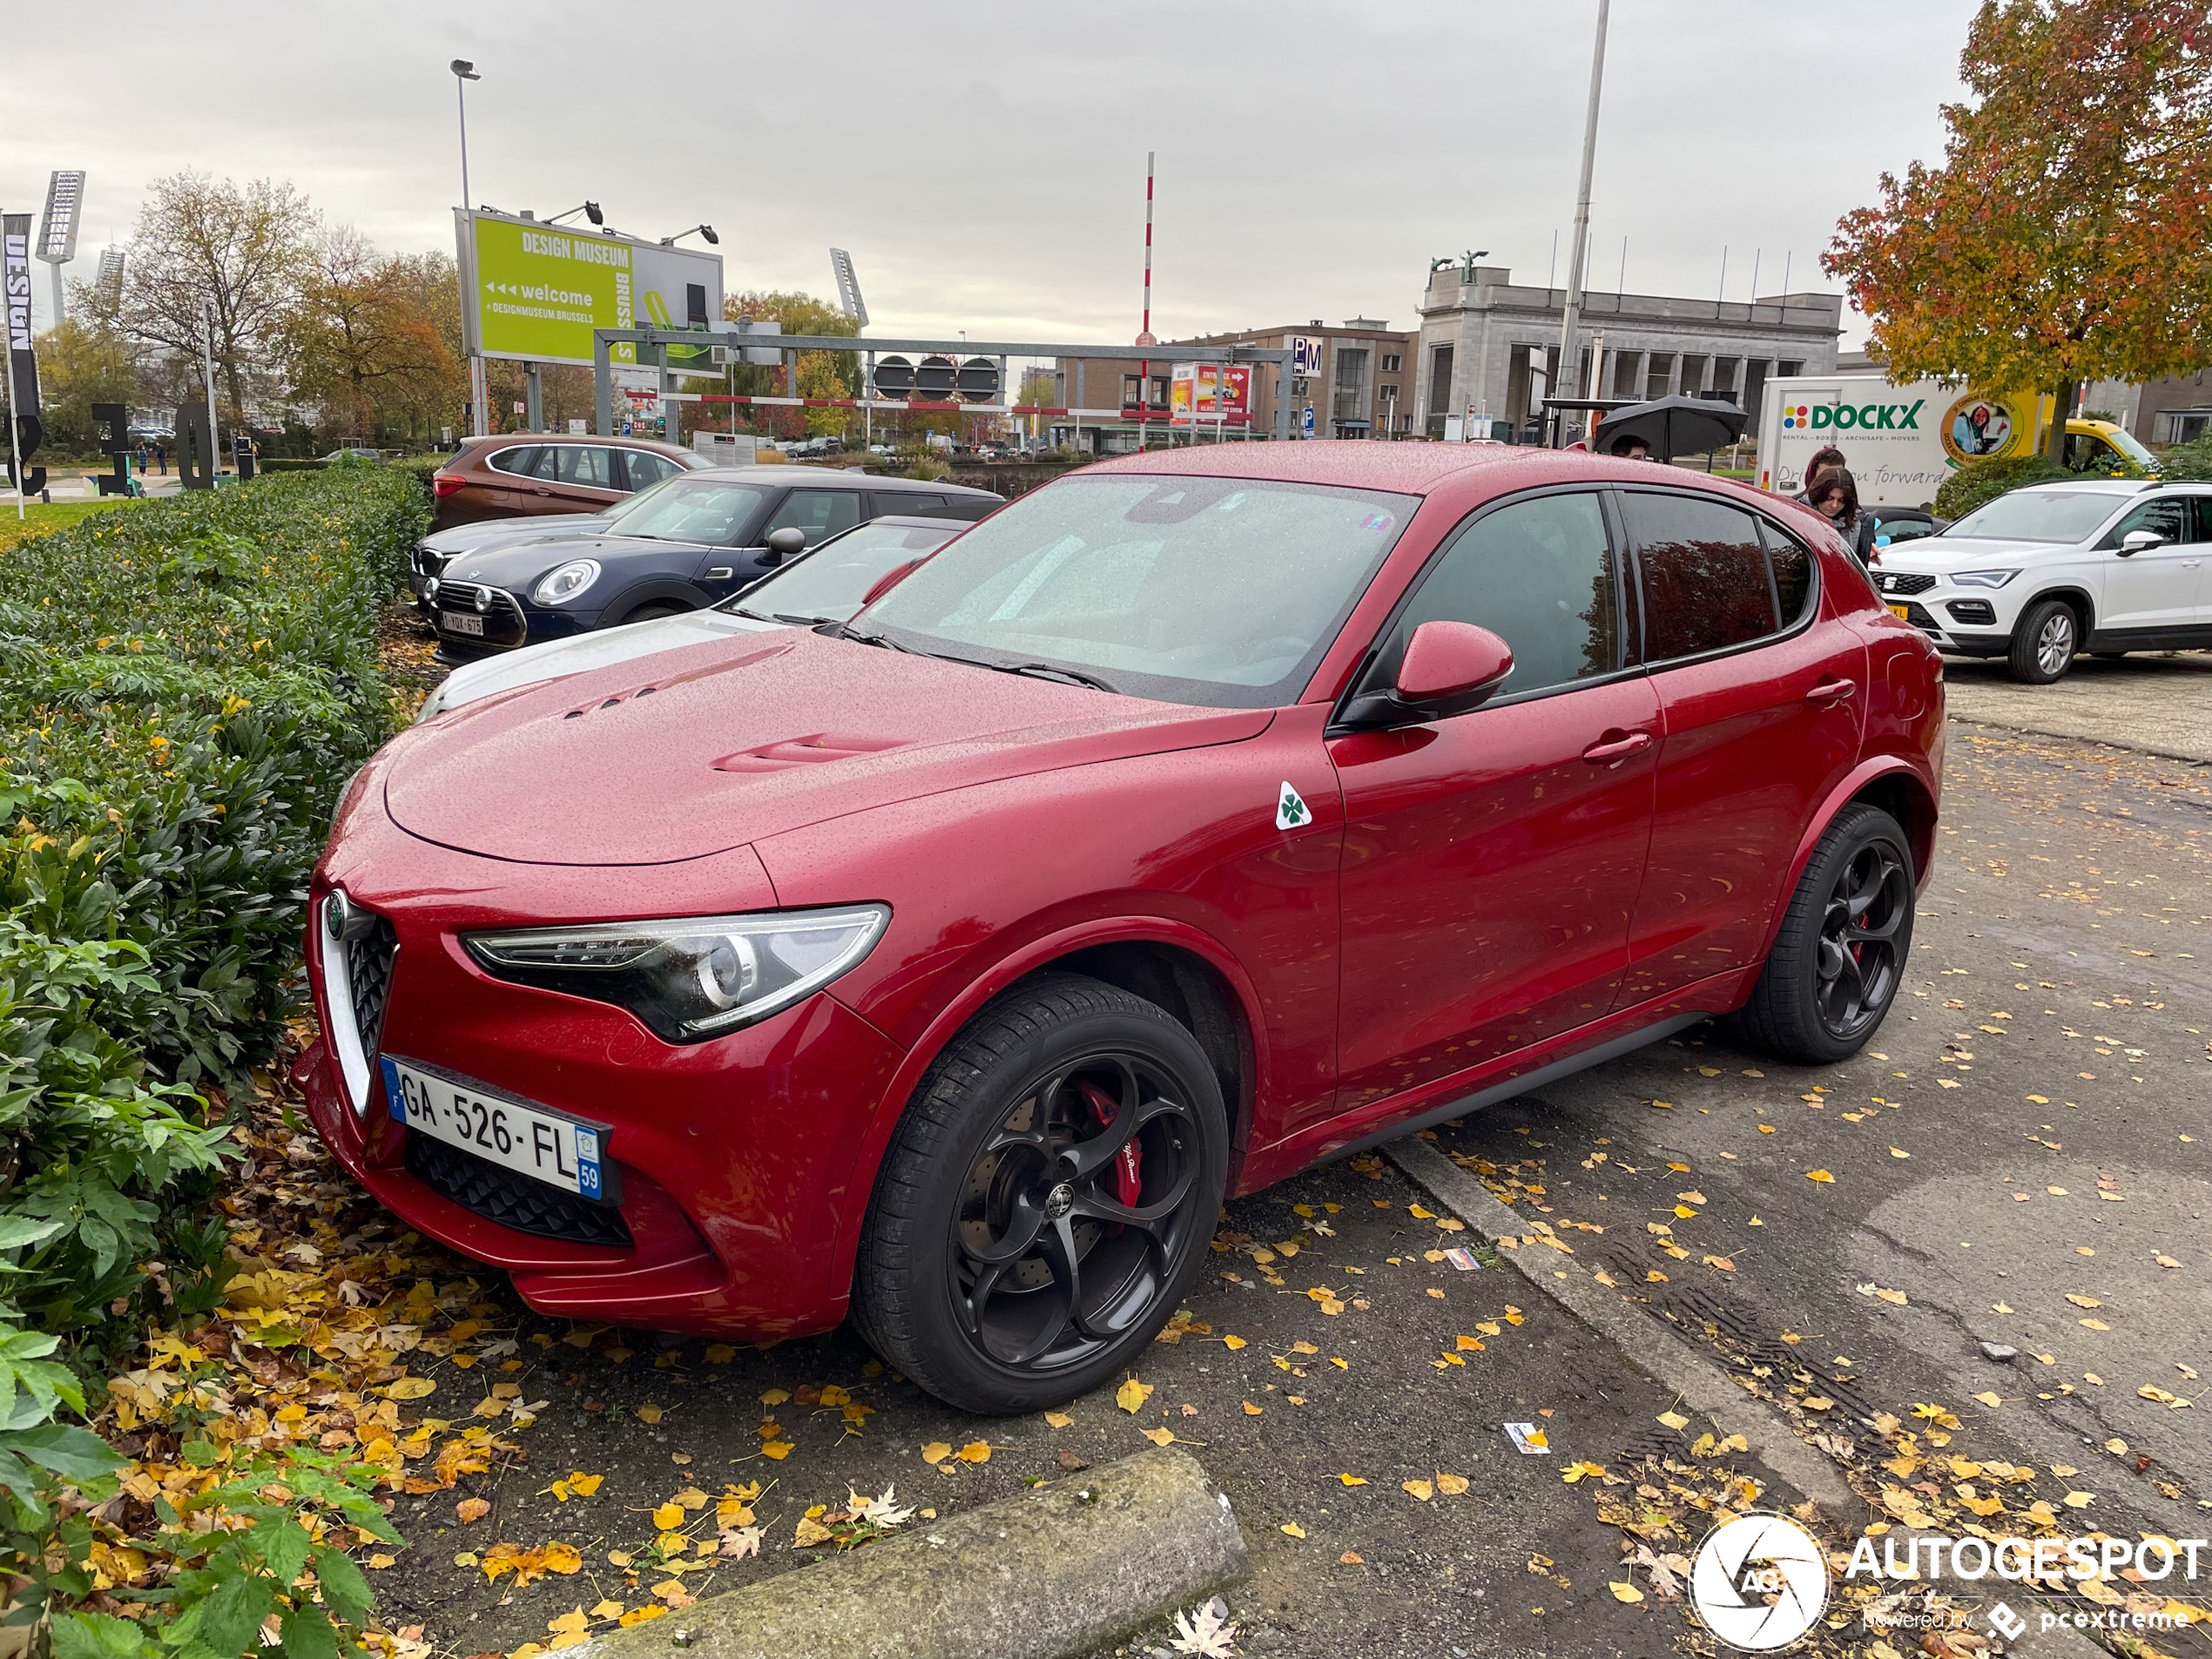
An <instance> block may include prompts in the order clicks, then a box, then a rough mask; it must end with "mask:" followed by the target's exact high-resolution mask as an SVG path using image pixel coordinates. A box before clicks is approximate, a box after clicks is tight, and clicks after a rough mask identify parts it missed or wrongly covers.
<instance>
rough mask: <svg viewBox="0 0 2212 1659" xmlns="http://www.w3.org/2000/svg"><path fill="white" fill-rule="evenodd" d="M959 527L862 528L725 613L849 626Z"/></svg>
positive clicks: (730, 602)
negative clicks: (902, 571)
mask: <svg viewBox="0 0 2212 1659" xmlns="http://www.w3.org/2000/svg"><path fill="white" fill-rule="evenodd" d="M964 528H966V527H965V526H963V525H960V524H941V525H940V524H932V525H929V526H927V527H926V528H925V527H923V526H921V525H918V524H863V525H861V526H860V528H859V529H851V530H847V531H846V533H845V534H844V535H842V536H835V537H833V538H832V539H831V540H829V541H826V542H825V543H822V544H821V546H819V547H818V548H816V549H815V550H813V552H812V553H809V554H808V555H807V556H806V557H805V558H803V559H800V560H799V561H797V562H796V563H792V564H790V565H787V566H786V567H785V568H784V569H783V570H778V571H776V572H775V573H774V574H773V575H772V576H769V577H765V578H764V579H763V580H761V581H759V582H756V583H753V584H752V586H751V587H749V588H747V589H746V590H745V591H744V592H743V593H741V594H739V595H738V597H736V598H734V599H726V600H725V601H723V603H722V605H721V609H723V610H734V611H737V612H738V613H739V614H740V615H742V616H748V617H763V618H765V620H767V621H770V622H780V621H792V620H797V621H802V622H844V621H846V619H847V618H849V617H851V616H852V615H853V612H854V611H856V610H859V609H860V601H861V600H863V599H865V598H866V597H867V592H868V590H869V589H870V588H873V586H875V584H876V583H879V582H880V581H882V580H883V578H884V577H887V576H888V575H890V574H891V572H892V571H894V570H897V569H898V568H899V567H900V565H902V564H910V563H913V562H914V560H916V559H922V558H927V557H928V556H929V555H931V554H932V553H934V552H935V551H936V550H938V549H939V548H941V547H942V546H944V544H945V543H948V542H949V541H951V540H952V539H953V537H954V536H955V535H957V534H958V533H959V532H960V531H961V529H964Z"/></svg>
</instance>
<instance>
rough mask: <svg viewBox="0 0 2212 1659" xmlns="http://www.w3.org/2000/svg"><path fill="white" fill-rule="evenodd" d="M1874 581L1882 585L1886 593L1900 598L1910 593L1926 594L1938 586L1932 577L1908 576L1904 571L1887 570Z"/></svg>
mask: <svg viewBox="0 0 2212 1659" xmlns="http://www.w3.org/2000/svg"><path fill="white" fill-rule="evenodd" d="M1874 580H1875V581H1876V582H1877V583H1879V584H1880V585H1881V590H1882V591H1883V592H1884V593H1894V594H1898V595H1900V596H1902V595H1904V594H1908V593H1925V592H1926V591H1927V590H1929V589H1930V588H1932V587H1933V586H1935V584H1936V579H1935V578H1934V577H1932V576H1921V575H1918V574H1912V575H1908V574H1907V573H1905V571H1902V570H1885V571H1883V572H1882V573H1881V574H1880V575H1878V576H1877V577H1875V578H1874Z"/></svg>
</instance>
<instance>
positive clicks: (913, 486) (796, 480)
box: [692, 466, 1004, 501]
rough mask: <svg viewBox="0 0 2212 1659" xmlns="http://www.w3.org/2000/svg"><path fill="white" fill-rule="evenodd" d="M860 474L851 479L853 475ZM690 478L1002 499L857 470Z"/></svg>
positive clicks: (756, 471)
mask: <svg viewBox="0 0 2212 1659" xmlns="http://www.w3.org/2000/svg"><path fill="white" fill-rule="evenodd" d="M856 472H860V473H861V475H860V477H858V478H855V477H854V476H853V474H854V473H856ZM692 476H693V477H694V478H729V479H733V480H736V481H738V482H743V483H766V484H807V485H812V486H813V488H814V489H859V488H866V489H880V490H884V491H887V492H897V491H900V490H905V491H907V492H910V493H913V494H917V495H930V496H946V495H953V496H975V497H978V498H979V499H981V500H985V501H1000V500H1003V499H1004V497H1002V496H999V495H998V494H997V493H996V492H995V491H993V490H988V489H970V488H968V485H966V484H955V483H952V482H948V481H945V480H939V481H937V482H928V481H927V480H924V479H921V478H878V477H871V476H869V475H867V474H866V473H865V472H861V469H860V468H858V467H847V468H845V469H841V470H837V471H832V470H829V469H825V468H821V467H777V466H765V467H702V468H700V469H698V471H697V472H695V473H693V474H692Z"/></svg>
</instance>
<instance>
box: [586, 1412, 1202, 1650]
mask: <svg viewBox="0 0 2212 1659" xmlns="http://www.w3.org/2000/svg"><path fill="white" fill-rule="evenodd" d="M909 1525H910V1527H911V1530H909V1531H906V1532H903V1533H900V1534H898V1535H897V1536H895V1537H894V1538H892V1539H890V1540H888V1541H886V1542H883V1543H879V1544H871V1545H869V1546H868V1547H867V1548H865V1549H861V1550H856V1551H855V1552H853V1554H849V1555H835V1556H832V1557H831V1558H830V1559H828V1560H827V1561H819V1562H817V1563H816V1564H815V1565H813V1566H812V1567H803V1568H798V1569H797V1570H795V1571H792V1572H788V1573H784V1574H780V1575H778V1576H776V1577H774V1578H772V1579H770V1580H768V1581H766V1582H765V1583H761V1584H755V1585H752V1586H751V1587H749V1588H745V1589H742V1590H733V1591H732V1592H731V1593H730V1594H729V1595H715V1596H709V1597H708V1598H707V1599H706V1600H705V1601H704V1602H700V1603H699V1604H698V1606H697V1607H691V1608H685V1609H683V1610H682V1611H681V1612H679V1613H677V1614H673V1615H670V1616H668V1617H666V1618H660V1619H654V1620H652V1621H651V1622H647V1623H644V1624H639V1625H633V1626H631V1628H630V1629H627V1630H617V1631H614V1632H611V1633H610V1634H609V1635H604V1636H600V1637H597V1638H596V1639H595V1640H593V1641H591V1642H585V1643H583V1645H582V1646H580V1647H576V1648H572V1649H570V1650H569V1651H570V1652H571V1653H574V1654H577V1655H578V1656H580V1659H637V1656H641V1655H644V1654H653V1655H660V1654H664V1653H666V1652H668V1651H669V1650H670V1649H671V1648H672V1647H673V1648H682V1649H685V1650H687V1651H689V1652H691V1653H695V1654H704V1655H708V1656H711V1659H789V1656H791V1655H792V1654H805V1655H806V1656H808V1659H975V1656H980V1655H984V1654H988V1655H990V1656H991V1659H1061V1656H1063V1655H1067V1654H1073V1653H1082V1652H1086V1651H1088V1650H1089V1649H1093V1648H1096V1647H1098V1646H1100V1645H1101V1644H1103V1643H1104V1642H1110V1641H1112V1640H1113V1639H1114V1638H1115V1637H1116V1636H1118V1635H1123V1634H1125V1633H1126V1632H1128V1631H1130V1630H1132V1629H1136V1627H1137V1626H1138V1625H1140V1624H1142V1623H1143V1622H1145V1621H1146V1620H1148V1619H1150V1618H1152V1617H1154V1616H1155V1615H1158V1614H1161V1613H1163V1612H1165V1611H1167V1610H1168V1609H1170V1608H1174V1607H1178V1606H1186V1605H1188V1604H1190V1602H1195V1601H1197V1600H1200V1599H1202V1598H1203V1597H1204V1596H1205V1595H1209V1594H1211V1592H1212V1591H1214V1590H1216V1589H1218V1588H1221V1587H1222V1586H1224V1585H1225V1584H1228V1583H1229V1582H1231V1581H1232V1580H1235V1579H1238V1578H1241V1577H1243V1576H1244V1572H1245V1568H1246V1558H1245V1554H1244V1534H1243V1533H1242V1532H1241V1531H1239V1530H1238V1526H1237V1521H1236V1517H1235V1516H1234V1515H1232V1514H1231V1513H1230V1509H1229V1500H1228V1499H1227V1498H1226V1497H1225V1496H1224V1495H1223V1494H1222V1493H1221V1492H1220V1491H1219V1489H1218V1488H1217V1487H1215V1486H1214V1484H1213V1482H1212V1481H1211V1480H1209V1479H1207V1476H1206V1472H1205V1470H1204V1469H1203V1468H1201V1467H1199V1465H1198V1462H1197V1460H1196V1459H1194V1458H1193V1457H1191V1456H1190V1453H1187V1452H1184V1451H1181V1450H1179V1449H1177V1448H1176V1447H1162V1448H1161V1449H1160V1450H1158V1451H1155V1452H1140V1453H1137V1454H1136V1456H1135V1457H1128V1458H1123V1459H1121V1460H1119V1461H1117V1462H1114V1463H1108V1464H1103V1465H1101V1466H1100V1467H1097V1468H1096V1469H1093V1470H1091V1471H1089V1474H1087V1475H1086V1476H1085V1477H1084V1478H1082V1480H1072V1479H1071V1480H1056V1481H1054V1482H1053V1483H1052V1484H1051V1485H1049V1486H1046V1487H1039V1488H1038V1489H1037V1490H1035V1491H1034V1492H1029V1493H1026V1494H1023V1495H1022V1496H1021V1497H1018V1498H1007V1499H1002V1500H1001V1501H999V1502H997V1503H989V1504H985V1505H984V1506H983V1507H981V1508H980V1509H971V1510H969V1511H968V1512H967V1513H966V1514H960V1515H955V1516H954V1517H952V1518H951V1519H950V1520H947V1521H915V1522H911V1523H909Z"/></svg>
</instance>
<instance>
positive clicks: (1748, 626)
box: [1620, 490, 1810, 664]
mask: <svg viewBox="0 0 2212 1659" xmlns="http://www.w3.org/2000/svg"><path fill="white" fill-rule="evenodd" d="M1620 502H1621V513H1622V519H1623V521H1624V522H1625V523H1626V526H1627V529H1628V536H1629V548H1630V549H1631V550H1632V551H1633V553H1634V556H1635V565H1636V574H1637V581H1638V583H1639V584H1640V586H1641V590H1642V597H1643V615H1644V660H1645V661H1646V662H1649V663H1651V664H1660V663H1664V662H1669V661H1672V660H1675V659H1676V658H1683V657H1699V656H1703V655H1704V654H1705V653H1706V652H1708V651H1726V650H1728V649H1730V647H1732V646H1737V645H1745V644H1750V642H1751V641H1753V640H1755V639H1759V638H1763V637H1765V636H1767V635H1769V634H1771V633H1774V632H1776V631H1777V629H1778V628H1779V626H1780V623H1779V612H1778V604H1777V597H1776V593H1775V584H1774V582H1773V580H1772V577H1770V574H1769V571H1768V568H1767V555H1766V547H1765V544H1764V543H1763V542H1762V541H1761V540H1760V536H1759V527H1758V521H1757V520H1756V519H1755V518H1753V517H1752V516H1751V515H1750V514H1749V513H1747V512H1744V511H1743V509H1740V508H1736V507H1730V506H1729V505H1728V504H1727V503H1725V502H1708V501H1698V500H1694V499H1692V498H1691V497H1689V496H1662V495H1651V494H1645V493H1644V492H1642V491H1639V490H1626V491H1623V492H1622V494H1621V496H1620ZM1806 585H1807V589H1808V590H1810V578H1809V573H1808V582H1807V584H1806Z"/></svg>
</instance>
